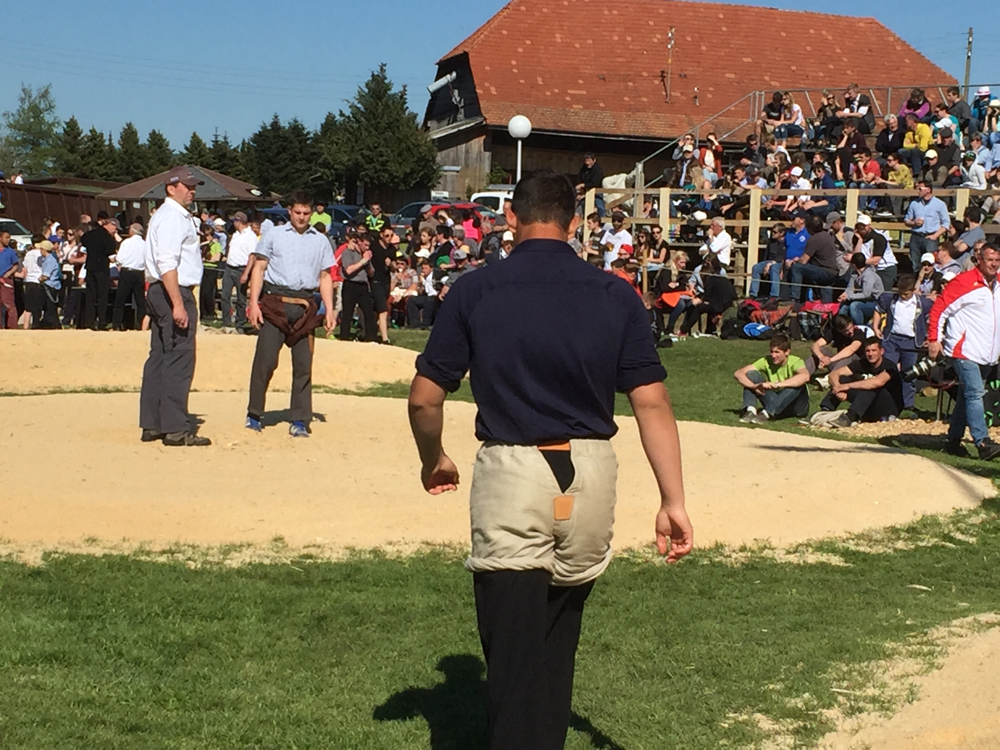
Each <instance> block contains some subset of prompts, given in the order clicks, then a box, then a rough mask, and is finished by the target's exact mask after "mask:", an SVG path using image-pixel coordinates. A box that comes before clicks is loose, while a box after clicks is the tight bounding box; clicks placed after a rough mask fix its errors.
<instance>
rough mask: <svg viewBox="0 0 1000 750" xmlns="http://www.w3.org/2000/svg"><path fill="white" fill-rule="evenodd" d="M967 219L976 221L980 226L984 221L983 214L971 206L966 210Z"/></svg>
mask: <svg viewBox="0 0 1000 750" xmlns="http://www.w3.org/2000/svg"><path fill="white" fill-rule="evenodd" d="M965 219H966V220H967V221H974V222H976V223H977V224H980V223H982V221H983V212H982V210H981V209H979V208H977V207H976V206H969V207H968V208H967V209H965Z"/></svg>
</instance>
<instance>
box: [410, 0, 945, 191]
mask: <svg viewBox="0 0 1000 750" xmlns="http://www.w3.org/2000/svg"><path fill="white" fill-rule="evenodd" d="M671 39H672V40H673V45H672V48H671ZM451 74H453V75H451ZM437 77H438V82H439V84H440V85H439V87H438V88H437V89H436V90H435V91H434V92H433V93H432V95H431V98H430V101H429V103H428V106H427V111H426V115H425V126H426V127H427V129H428V130H429V131H430V134H431V137H432V138H433V139H434V140H435V142H436V143H437V145H438V151H439V153H440V161H441V164H442V165H444V166H445V167H449V169H446V174H445V176H446V184H447V185H448V187H449V189H450V190H451V191H452V192H455V193H456V194H463V193H466V192H468V191H469V190H475V189H478V188H479V187H480V186H481V185H482V184H484V183H485V182H487V181H488V175H489V174H490V172H491V170H496V168H497V167H499V168H501V169H504V170H507V171H510V170H512V169H513V166H514V165H513V160H514V156H513V154H514V149H513V144H512V141H511V139H510V137H509V136H508V135H507V133H506V126H507V122H508V121H509V120H510V118H511V117H513V116H514V115H516V114H522V115H526V116H527V117H528V118H529V119H530V120H531V122H532V126H533V129H532V135H531V137H530V138H529V140H528V141H527V142H526V143H525V162H524V164H525V168H532V167H536V166H551V167H553V168H555V169H558V170H561V171H566V172H575V171H576V170H577V169H578V167H579V162H580V156H581V153H582V152H583V151H586V150H591V151H595V152H597V153H598V157H599V159H601V161H602V163H604V164H605V172H606V173H607V172H609V168H610V170H611V171H629V170H630V169H631V166H629V165H632V166H634V164H635V162H636V160H637V159H642V158H644V157H645V156H647V155H649V154H650V153H652V152H653V151H655V150H656V149H657V148H658V146H659V145H662V144H664V143H666V142H668V141H670V140H672V139H674V138H676V137H678V136H679V135H681V134H683V133H685V132H687V131H690V130H698V131H700V134H701V135H702V136H703V135H704V134H705V133H707V132H708V131H709V130H714V131H715V132H716V133H718V134H719V135H720V137H723V140H726V136H727V135H728V136H729V140H733V139H734V138H738V137H740V136H741V135H742V133H743V132H744V131H742V130H741V128H745V126H746V124H747V121H748V120H749V119H752V118H753V117H756V115H757V113H756V112H753V111H752V110H753V108H754V107H755V106H756V105H757V104H758V103H759V98H754V97H753V96H752V95H751V92H755V91H771V90H775V89H782V90H793V91H798V90H801V91H800V93H798V94H796V99H797V101H798V102H799V103H800V104H801V105H802V108H803V110H804V111H805V112H806V114H807V115H809V114H810V113H811V112H814V111H815V110H814V107H815V106H818V104H819V95H820V92H821V90H822V89H830V90H831V91H833V92H834V93H836V94H840V93H841V92H842V90H843V88H844V87H845V86H846V85H847V84H849V83H852V82H857V83H859V84H860V85H861V88H862V91H863V93H867V94H869V96H870V98H871V99H872V103H873V106H874V107H875V109H876V113H877V114H879V115H881V114H883V113H885V112H889V111H896V110H898V109H899V107H900V105H901V104H902V102H903V100H905V99H906V96H907V93H908V91H909V89H910V88H911V87H913V86H920V87H923V88H925V89H927V90H928V91H927V93H928V97H929V98H930V99H932V100H937V99H938V98H940V97H941V96H942V94H940V93H939V92H938V91H937V89H939V88H941V87H943V86H948V85H952V84H954V83H955V80H954V78H953V77H952V76H950V75H949V74H948V73H946V72H945V71H944V70H942V69H941V68H939V67H938V66H936V65H934V64H933V63H932V62H930V61H929V60H928V59H927V58H926V57H924V56H923V55H921V54H920V53H919V52H918V51H917V50H916V49H914V48H913V47H911V46H910V45H909V44H907V43H906V42H905V41H904V40H902V39H901V38H900V37H899V36H897V35H896V34H895V33H893V32H892V31H891V30H889V29H888V28H886V27H885V26H884V25H883V24H881V23H879V22H878V21H877V20H875V19H873V18H857V17H851V16H837V15H829V14H823V13H812V12H800V11H787V10H777V9H774V8H761V7H751V6H742V5H727V4H722V3H703V2H690V1H689V0H512V1H511V2H510V3H508V4H507V5H506V6H504V7H503V8H502V9H501V10H500V11H499V12H498V13H497V14H496V15H495V16H494V17H493V18H491V19H490V20H489V21H487V22H486V23H485V24H483V26H481V27H480V28H479V29H477V30H476V31H475V32H474V33H473V34H472V35H471V36H469V38H468V39H466V40H465V41H463V42H462V43H461V44H459V45H458V46H456V47H455V48H454V49H453V50H451V51H450V52H448V53H447V54H446V55H445V56H444V57H442V58H441V60H440V61H439V62H438V76H437ZM443 79H447V80H443ZM647 174H649V172H648V171H647Z"/></svg>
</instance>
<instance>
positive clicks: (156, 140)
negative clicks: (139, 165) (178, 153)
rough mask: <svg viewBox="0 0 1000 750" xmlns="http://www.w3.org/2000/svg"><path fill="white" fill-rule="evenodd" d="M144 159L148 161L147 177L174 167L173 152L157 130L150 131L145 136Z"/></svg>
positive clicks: (168, 142) (164, 137)
mask: <svg viewBox="0 0 1000 750" xmlns="http://www.w3.org/2000/svg"><path fill="white" fill-rule="evenodd" d="M146 158H147V159H148V160H149V175H148V176H152V175H154V174H159V173H160V172H166V171H167V170H168V169H170V167H172V166H173V165H174V150H173V149H172V148H170V141H168V140H167V138H166V136H164V135H163V133H161V132H160V131H159V130H156V129H153V130H150V131H149V135H148V136H146Z"/></svg>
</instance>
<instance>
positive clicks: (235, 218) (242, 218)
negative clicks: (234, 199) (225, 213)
mask: <svg viewBox="0 0 1000 750" xmlns="http://www.w3.org/2000/svg"><path fill="white" fill-rule="evenodd" d="M233 221H242V222H243V223H244V224H246V223H247V215H246V214H245V213H243V212H242V211H237V212H236V213H234V214H233Z"/></svg>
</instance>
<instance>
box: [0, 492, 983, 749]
mask: <svg viewBox="0 0 1000 750" xmlns="http://www.w3.org/2000/svg"><path fill="white" fill-rule="evenodd" d="M996 511H997V505H996V504H990V505H989V508H988V512H985V513H983V512H978V515H979V517H974V516H976V513H977V512H969V513H966V514H965V516H968V517H969V518H970V521H975V523H972V522H970V523H968V524H966V525H965V526H964V527H963V533H962V534H959V533H956V532H955V530H954V523H950V524H949V523H942V522H941V521H935V520H925V521H922V522H919V523H917V524H914V525H912V526H910V527H906V528H904V529H901V530H899V531H897V532H893V533H892V534H891V535H890V538H891V540H893V541H906V542H909V546H910V547H911V548H910V549H904V550H902V551H895V552H892V553H866V552H859V551H854V550H851V549H847V548H846V547H845V546H844V545H842V544H841V543H839V542H836V541H829V542H826V543H822V544H820V545H818V549H820V550H822V551H824V552H826V553H827V554H835V555H838V556H839V557H840V558H842V560H843V561H844V562H846V563H847V564H846V565H830V564H824V563H814V564H804V565H791V564H787V563H784V564H783V563H779V562H775V561H774V560H773V559H769V558H768V557H767V556H766V555H764V554H760V553H748V554H746V555H745V556H744V557H743V561H742V562H741V563H740V564H739V565H736V566H734V565H732V564H727V562H726V561H725V555H724V553H723V552H722V551H720V550H709V551H703V552H701V553H700V554H699V555H698V556H697V557H694V558H690V559H688V560H686V561H684V562H683V563H682V564H681V565H679V566H676V567H670V568H668V567H666V566H664V565H660V564H652V563H650V562H648V561H647V560H643V559H641V558H642V557H643V555H641V554H637V555H633V556H631V557H629V556H625V557H622V558H619V559H618V560H617V561H616V562H615V563H614V564H613V565H612V566H611V568H610V569H609V571H608V572H607V574H606V575H605V576H604V577H603V578H602V579H601V581H600V583H599V584H598V586H597V587H596V589H595V593H594V594H593V596H592V598H591V601H590V603H589V604H588V609H587V613H586V617H585V625H584V633H583V638H582V642H581V646H580V654H579V657H578V671H577V687H576V698H575V703H574V711H575V717H574V727H576V729H574V730H572V731H571V732H570V740H569V742H568V744H567V747H569V748H573V749H576V750H582V749H583V748H593V747H598V748H628V750H642V749H643V748H657V749H658V748H664V747H667V748H671V747H677V748H681V747H683V748H690V749H692V750H698V749H701V748H705V749H708V748H717V747H748V746H752V745H753V744H754V743H756V742H758V741H760V740H761V739H762V738H763V737H764V736H765V735H764V733H763V732H762V731H761V730H760V729H759V728H757V727H756V726H755V725H754V724H753V723H751V722H749V721H744V720H735V719H734V718H733V717H747V716H750V715H752V714H755V713H760V714H764V715H766V716H768V717H770V718H771V719H773V720H776V721H779V722H782V723H783V725H785V726H787V727H788V731H789V732H790V733H791V734H792V736H793V737H794V738H795V740H796V741H797V742H798V743H801V744H800V746H808V745H809V744H811V743H812V741H814V740H815V739H817V738H818V737H819V736H820V735H821V734H822V733H823V731H824V730H826V729H828V728H829V725H828V724H827V720H826V719H825V718H824V717H823V715H822V714H821V713H820V712H821V711H822V710H823V709H826V708H831V707H833V706H835V705H837V703H838V700H839V699H840V698H842V697H843V694H839V695H838V694H837V693H836V692H835V691H834V690H832V688H839V689H842V690H849V691H855V692H860V691H863V689H864V684H863V676H864V675H865V674H866V672H865V665H866V664H867V663H869V662H873V661H879V660H882V659H886V658H888V657H891V656H893V655H894V654H895V653H896V649H895V648H894V645H893V644H901V643H907V642H910V643H913V644H914V645H915V646H921V645H922V644H921V642H920V640H919V639H914V634H917V635H919V634H922V633H924V632H925V631H926V630H927V629H929V628H932V627H934V626H936V625H939V624H942V623H946V622H950V621H952V620H954V619H956V618H959V617H965V616H968V615H972V614H975V613H982V612H990V611H992V610H994V609H995V607H996V591H997V588H998V587H1000V521H998V520H997V516H996ZM983 516H985V520H983V518H982V517H983ZM968 534H971V535H972V536H973V537H974V539H972V540H971V541H970V539H969V538H968V537H967V535H968ZM916 544H919V546H914V545H916ZM911 584H919V585H921V586H925V587H927V588H928V589H931V590H930V591H925V590H919V589H913V588H909V586H910V585H911ZM0 591H2V596H0V673H2V674H3V676H4V689H3V690H2V691H0V746H2V747H11V748H14V747H16V748H22V749H25V750H27V749H29V748H53V747H59V748H105V747H107V748H112V747H123V748H124V747H127V748H136V749H139V748H162V747H171V748H199V749H201V748H319V747H322V748H352V749H353V748H358V749H359V750H364V749H366V748H372V750H376V749H377V750H388V749H391V748H400V749H401V750H402V749H406V750H413V749H415V748H416V749H419V748H431V749H432V750H443V749H444V748H455V750H479V749H481V748H484V747H485V746H484V744H483V736H484V721H483V717H482V704H481V697H482V677H481V673H482V663H481V659H480V652H479V644H478V640H477V635H476V626H475V615H474V610H473V606H472V595H471V581H470V576H469V574H468V573H467V572H466V571H465V570H464V569H463V568H462V565H461V562H460V560H458V559H457V558H456V556H455V555H454V554H453V553H452V554H449V553H444V552H442V553H424V554H419V555H415V556H411V557H408V558H404V559H402V560H390V559H385V558H382V557H380V556H379V555H377V554H376V555H363V556H357V557H355V558H353V559H349V560H346V561H343V562H336V563H333V562H310V561H307V560H296V561H294V564H292V565H250V566H245V567H241V568H236V569H232V568H227V567H224V566H204V567H199V568H196V569H192V568H190V567H189V566H187V565H185V564H183V563H170V564H163V563H154V562H145V561H139V560H135V559H130V558H128V557H122V556H107V557H91V556H68V557H55V556H53V557H50V558H49V559H48V560H47V562H46V563H45V564H44V565H43V566H41V567H28V566H25V565H21V564H17V563H14V562H2V563H0ZM922 653H924V655H925V658H926V654H927V653H928V652H922ZM871 705H872V702H871V701H869V702H868V703H867V704H865V703H863V704H861V705H859V706H857V708H859V709H861V708H870V707H871ZM875 705H877V700H876V701H875Z"/></svg>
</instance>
